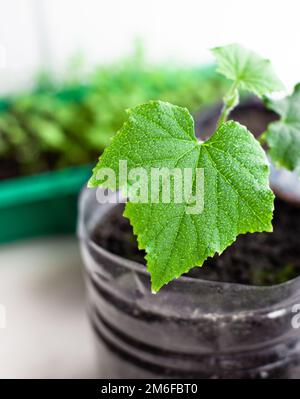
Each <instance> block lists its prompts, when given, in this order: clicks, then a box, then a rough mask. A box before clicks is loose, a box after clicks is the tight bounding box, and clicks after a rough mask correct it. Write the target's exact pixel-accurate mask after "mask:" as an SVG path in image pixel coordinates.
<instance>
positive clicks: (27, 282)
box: [0, 0, 300, 378]
mask: <svg viewBox="0 0 300 399" xmlns="http://www.w3.org/2000/svg"><path fill="white" fill-rule="evenodd" d="M299 12H300V4H299V2H297V1H295V0H285V1H276V2H271V1H261V0H260V1H258V0H251V1H240V0H227V1H226V2H224V1H221V0H218V1H217V0H209V1H199V0H198V1H194V0H186V1H184V2H183V1H179V0H164V1H162V0H160V1H157V0H151V1H143V0H139V1H138V0H127V1H126V2H125V1H122V0H110V1H109V2H106V1H102V0H84V1H83V0H76V1H71V0H59V1H58V0H10V1H9V2H7V1H4V0H1V1H0V305H1V307H0V310H1V314H0V378H30V377H31V378H51V377H55V378H77V377H78V378H79V377H81V378H86V377H89V378H93V377H96V375H97V367H96V365H95V363H94V356H93V354H94V350H93V340H92V337H91V331H90V328H89V325H88V321H87V318H86V311H85V303H84V287H83V279H82V273H81V269H82V265H81V260H80V255H79V249H78V244H77V240H76V237H75V226H76V218H77V198H78V194H79V192H80V189H81V187H82V186H83V185H84V184H85V182H86V180H87V179H88V177H89V175H90V171H91V168H92V166H93V164H95V162H96V160H97V158H98V156H99V155H100V154H101V152H102V151H103V149H104V148H105V146H106V145H107V144H108V143H109V142H110V140H111V137H112V136H113V135H114V134H115V133H116V131H117V130H118V129H119V128H120V127H121V125H122V123H123V121H124V119H125V117H126V115H125V112H124V110H125V109H126V108H128V107H132V106H134V105H137V104H139V103H141V102H145V101H147V100H150V99H162V100H167V101H170V102H173V103H175V104H178V105H182V106H186V107H188V108H189V109H190V110H191V112H192V113H193V114H194V115H195V116H197V115H198V114H199V112H201V111H202V110H203V109H205V108H207V107H209V106H210V105H212V104H214V103H215V102H218V101H220V98H221V97H222V94H223V93H224V91H225V90H226V87H227V82H226V81H224V80H223V79H221V77H220V76H218V75H217V74H216V72H215V69H214V66H213V64H212V62H213V60H212V57H211V55H210V53H209V50H208V49H209V48H210V47H214V46H217V45H222V44H227V43H231V42H239V43H240V44H242V45H244V46H245V47H249V48H251V49H253V50H255V51H256V52H258V53H260V54H262V55H264V56H265V57H267V58H270V59H271V60H272V63H273V65H274V67H275V70H276V71H277V73H278V75H279V76H280V77H281V79H282V80H283V82H284V83H285V85H286V86H287V88H288V89H291V88H292V87H293V85H294V84H295V83H296V82H297V81H298V80H300V55H299V37H300V26H299V22H298V19H299Z"/></svg>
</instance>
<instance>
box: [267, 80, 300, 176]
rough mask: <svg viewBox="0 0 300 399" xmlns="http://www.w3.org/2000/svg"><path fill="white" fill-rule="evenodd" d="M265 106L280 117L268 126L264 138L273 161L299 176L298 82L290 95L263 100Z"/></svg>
mask: <svg viewBox="0 0 300 399" xmlns="http://www.w3.org/2000/svg"><path fill="white" fill-rule="evenodd" d="M265 103H266V106H267V107H268V108H270V109H272V110H273V111H275V112H276V113H278V114H279V115H280V116H281V118H280V120H279V121H277V122H273V123H271V124H270V125H269V126H268V129H267V131H266V133H265V134H264V138H265V139H266V141H267V143H268V146H269V155H270V157H271V159H272V161H273V163H274V164H275V165H277V166H282V167H285V168H287V169H288V170H291V171H295V172H296V173H297V174H298V175H299V176H300V84H298V85H297V86H295V89H294V92H293V94H292V95H290V96H288V97H286V98H284V99H282V100H279V101H273V100H270V99H267V100H265Z"/></svg>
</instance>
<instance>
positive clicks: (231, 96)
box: [217, 80, 239, 128]
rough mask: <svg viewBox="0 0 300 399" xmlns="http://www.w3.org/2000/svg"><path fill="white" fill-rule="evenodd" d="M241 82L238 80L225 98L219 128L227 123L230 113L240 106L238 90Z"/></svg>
mask: <svg viewBox="0 0 300 399" xmlns="http://www.w3.org/2000/svg"><path fill="white" fill-rule="evenodd" d="M238 85H239V81H238V80H236V81H235V82H233V84H232V85H231V86H230V88H229V90H228V92H227V93H226V95H225V96H224V99H223V100H224V105H223V108H222V112H221V115H220V118H219V120H218V123H217V128H218V127H220V126H221V125H222V123H225V122H226V121H227V118H228V115H229V114H230V112H231V111H232V110H233V109H234V108H235V107H236V106H237V105H238V102H239V95H238V91H237V88H238Z"/></svg>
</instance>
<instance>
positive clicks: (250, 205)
mask: <svg viewBox="0 0 300 399" xmlns="http://www.w3.org/2000/svg"><path fill="white" fill-rule="evenodd" d="M119 160H127V161H128V169H130V168H132V167H140V166H143V167H145V168H146V170H147V173H148V174H150V170H151V167H160V168H161V167H168V168H175V167H177V168H180V169H181V170H183V169H184V168H192V171H193V193H194V192H195V190H196V179H195V177H196V171H197V169H202V170H203V171H204V186H203V191H201V195H202V196H203V199H204V209H203V211H202V212H200V213H198V214H191V213H188V211H187V209H188V207H189V205H190V203H189V202H188V201H185V202H183V203H176V202H175V201H174V199H173V200H172V201H171V203H162V201H160V202H158V203H135V202H133V201H130V200H132V199H133V196H131V194H130V193H129V202H128V203H127V204H126V208H125V213H124V215H125V216H126V217H128V218H129V219H130V221H131V224H132V225H133V228H134V233H135V234H136V235H137V237H138V243H139V247H140V248H141V249H145V250H146V252H147V256H146V260H147V269H148V271H149V272H150V273H151V281H152V290H153V291H154V292H156V291H158V290H159V289H160V288H161V287H162V286H163V285H164V284H166V283H168V282H169V281H171V280H173V279H174V278H177V277H179V276H180V275H182V274H183V273H185V272H187V271H188V270H189V269H190V268H191V267H193V266H196V265H198V266H201V265H202V264H203V262H204V261H205V259H207V258H208V257H210V256H213V255H214V254H215V253H216V252H217V253H221V252H222V251H224V249H225V248H226V247H228V246H229V245H230V244H231V243H232V242H233V241H234V240H235V239H236V237H237V235H238V234H242V233H247V232H256V231H258V232H260V231H271V230H272V225H271V220H272V212H273V193H272V192H271V190H270V189H269V186H268V173H269V168H268V163H267V160H266V156H265V153H264V151H263V150H262V148H261V146H260V145H259V143H258V142H257V141H256V140H255V139H254V137H253V136H252V134H251V133H250V132H249V131H247V129H246V128H245V127H243V126H241V125H240V124H238V123H236V122H234V121H229V122H227V123H224V124H222V125H221V126H220V128H219V129H218V130H217V131H216V132H215V133H214V135H213V136H212V137H211V138H210V139H209V140H208V141H206V142H198V141H197V139H196V137H195V133H194V124H193V119H192V117H191V115H190V114H189V112H188V111H187V110H186V109H184V108H180V107H177V106H174V105H171V104H169V103H163V102H150V103H147V104H144V105H141V106H138V107H136V108H134V109H131V110H130V111H129V119H128V121H127V122H126V123H125V124H124V126H123V128H122V129H121V130H120V131H119V133H118V134H117V135H116V136H115V137H114V139H113V141H112V143H111V145H110V146H109V147H108V148H107V149H106V150H105V151H104V153H103V155H102V156H101V158H100V160H99V163H98V165H97V166H96V167H95V169H94V173H93V176H92V178H91V180H90V186H93V187H96V186H98V185H103V186H104V187H108V188H113V187H112V184H110V183H109V182H107V181H104V180H103V179H99V171H101V170H104V169H103V168H112V169H113V170H114V171H115V172H116V174H117V176H119V170H118V163H119ZM124 185H125V184H123V188H124ZM129 185H130V182H129ZM121 188H122V187H121ZM162 188H163V186H162V184H161V185H160V193H161V190H162Z"/></svg>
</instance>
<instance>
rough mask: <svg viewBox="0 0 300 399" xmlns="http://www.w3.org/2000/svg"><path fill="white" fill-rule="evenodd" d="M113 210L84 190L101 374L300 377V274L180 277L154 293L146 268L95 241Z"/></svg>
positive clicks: (83, 225)
mask: <svg viewBox="0 0 300 399" xmlns="http://www.w3.org/2000/svg"><path fill="white" fill-rule="evenodd" d="M114 206H116V205H114V204H106V205H99V203H97V201H96V194H95V190H84V191H83V192H82V195H81V200H80V221H79V228H78V233H79V237H80V242H81V250H82V255H83V259H84V264H85V276H86V285H87V294H88V308H89V314H90V320H91V323H92V326H93V329H94V331H95V337H96V342H97V350H98V359H99V377H102V378H164V377H169V378H300V328H293V325H292V319H293V317H295V316H296V315H297V313H295V312H293V310H295V309H293V307H294V305H295V304H300V277H299V278H296V279H294V280H291V281H288V282H286V283H283V284H280V285H275V286H269V287H257V286H247V285H240V284H233V283H222V282H212V281H204V280H200V279H193V278H188V277H180V278H179V279H177V280H175V281H173V282H171V283H169V284H168V285H167V286H164V287H163V288H162V289H161V290H160V291H159V293H157V294H156V295H153V294H151V292H150V278H149V274H148V273H147V272H146V270H145V267H144V266H143V265H140V264H138V263H135V262H132V261H129V260H127V259H124V258H122V257H120V256H117V255H114V254H112V253H109V252H108V251H107V250H105V249H104V248H101V247H99V246H98V245H97V244H95V243H94V242H93V241H92V239H91V235H92V232H93V229H94V228H95V225H97V226H99V225H100V226H101V221H102V220H103V219H104V217H105V215H106V214H107V212H110V211H111V210H112V208H113V207H114ZM283 262H284V260H283ZM298 310H299V309H298ZM299 319H300V318H299ZM294 327H295V326H294Z"/></svg>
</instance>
